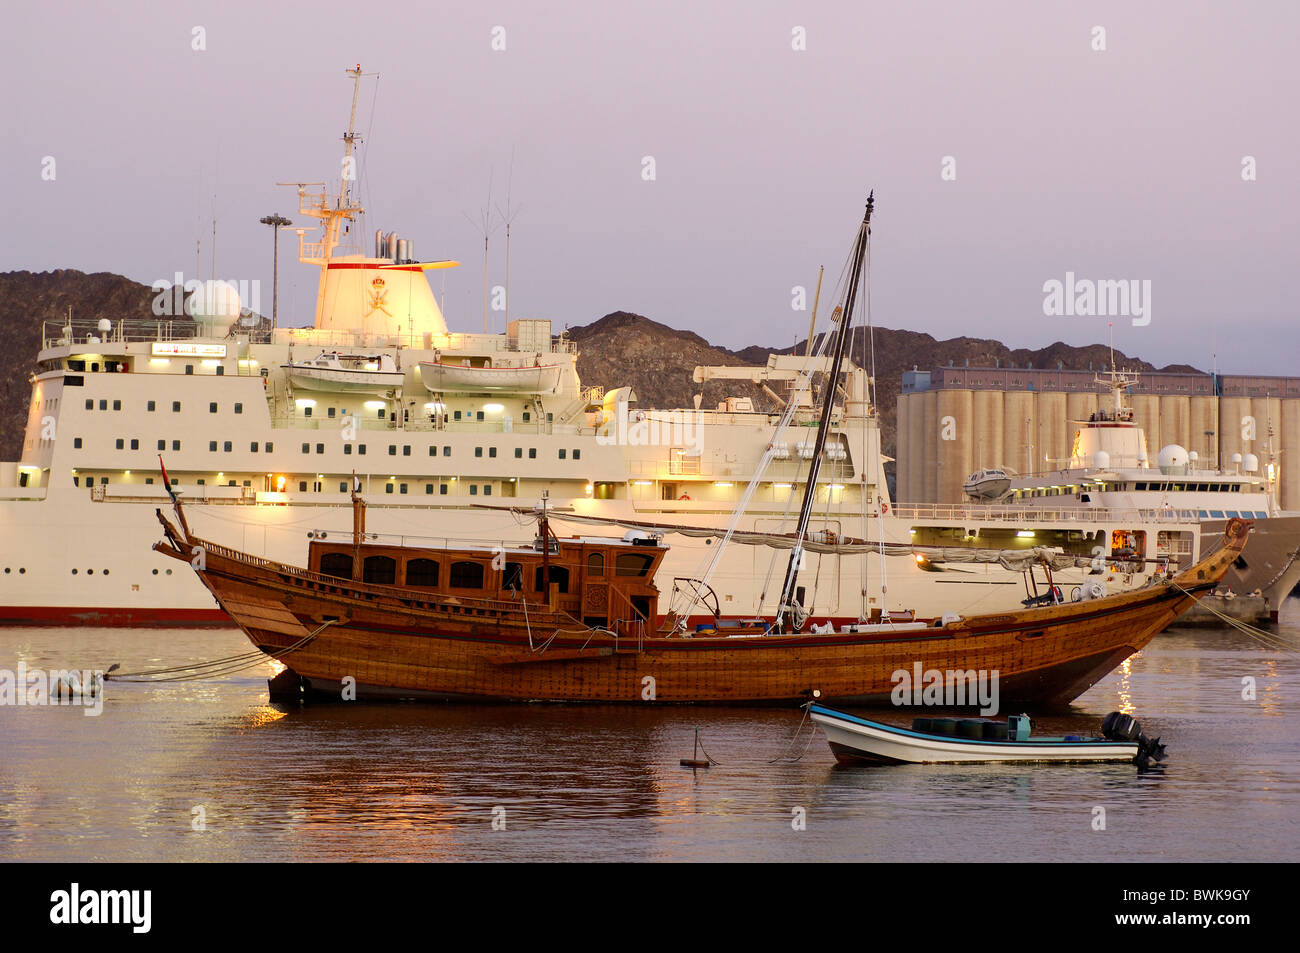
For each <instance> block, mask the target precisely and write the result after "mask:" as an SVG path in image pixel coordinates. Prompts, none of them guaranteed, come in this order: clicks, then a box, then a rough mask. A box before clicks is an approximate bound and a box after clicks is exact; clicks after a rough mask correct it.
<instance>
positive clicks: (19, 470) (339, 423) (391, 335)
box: [0, 68, 1218, 625]
mask: <svg viewBox="0 0 1300 953" xmlns="http://www.w3.org/2000/svg"><path fill="white" fill-rule="evenodd" d="M348 73H349V75H351V76H352V77H353V79H354V81H355V82H356V83H359V82H360V76H361V74H360V69H359V68H358V69H357V70H349V71H348ZM354 104H355V91H354ZM354 115H355V109H354ZM355 140H356V136H355V135H354V133H353V132H352V126H351V125H350V126H349V132H348V133H347V134H346V135H345V136H344V143H345V149H346V153H345V159H347V160H350V159H351V158H352V150H353V147H354V143H355ZM344 167H345V168H346V167H348V166H347V165H345V166H344ZM297 192H298V199H299V208H298V212H299V215H300V216H301V217H302V218H304V219H309V220H312V221H314V222H316V223H317V225H316V228H318V229H319V234H317V235H312V236H308V235H307V234H305V232H304V231H300V232H299V234H298V241H299V260H300V262H302V263H303V264H306V265H309V266H312V267H315V268H317V269H318V271H319V284H318V294H317V296H316V302H315V313H314V318H313V320H312V323H311V326H309V327H296V328H286V327H267V326H266V323H265V322H259V321H258V320H257V319H256V316H252V317H251V318H250V316H249V315H247V314H246V313H245V314H242V315H241V308H240V306H239V302H238V301H237V300H234V298H233V297H232V294H233V292H232V291H231V290H230V289H228V288H226V286H218V285H217V284H215V283H209V284H207V285H205V286H202V287H201V288H199V289H198V290H197V291H195V292H194V293H193V294H191V295H190V297H189V301H188V303H187V306H186V307H187V310H188V315H189V316H186V315H164V316H161V317H159V318H158V319H156V320H141V319H127V318H122V319H113V318H110V317H103V316H100V317H97V318H94V319H90V320H86V319H83V318H80V317H78V316H75V315H73V316H69V317H68V318H67V319H65V320H58V321H53V322H48V323H47V325H46V327H45V330H44V334H43V340H42V346H41V350H40V353H39V355H38V356H37V360H36V366H35V370H34V373H33V374H32V377H31V383H32V393H31V401H30V404H29V415H28V419H27V423H26V431H25V434H24V441H23V449H22V457H21V459H20V460H18V461H17V462H7V463H0V570H2V572H0V587H2V588H0V620H3V621H5V622H9V623H14V624H82V625H158V624H163V625H176V624H205V623H215V624H228V622H229V620H228V619H227V617H226V616H225V614H224V613H223V612H222V611H221V610H220V609H219V607H218V606H217V605H216V604H215V603H214V601H213V599H212V597H211V596H210V595H209V594H208V593H207V591H206V590H205V589H204V588H203V587H202V586H201V585H200V584H199V583H198V581H197V580H196V579H195V576H194V574H193V573H189V572H181V571H180V570H179V569H177V568H175V561H174V560H169V559H167V558H165V557H164V556H161V555H159V554H158V553H155V552H154V551H153V550H152V548H151V547H152V544H153V543H154V542H155V541H156V539H157V538H158V523H157V521H156V519H155V518H154V511H155V509H156V508H158V507H159V506H160V505H162V504H164V503H165V502H166V501H167V499H168V496H167V488H166V487H164V485H163V476H162V471H161V470H160V461H159V458H160V456H161V457H162V458H163V461H164V462H165V464H166V470H167V473H168V479H169V482H170V489H171V490H172V491H174V492H176V493H178V494H179V495H181V497H182V499H183V500H184V503H185V510H186V513H187V514H188V518H189V520H190V523H191V525H192V527H193V530H194V532H195V533H196V534H197V535H200V536H202V537H204V538H206V539H210V540H213V541H217V542H220V543H223V544H228V545H230V546H232V547H234V548H237V549H239V550H240V551H243V552H246V553H250V554H254V555H261V556H265V557H267V558H270V559H274V560H276V561H280V562H285V563H295V562H298V561H300V560H301V558H302V555H303V554H304V553H305V552H306V550H307V547H308V544H309V541H311V540H317V539H328V538H330V537H331V536H333V535H335V534H338V535H347V534H350V532H351V510H350V495H351V492H352V490H353V489H354V487H355V486H357V485H358V484H359V486H360V491H361V493H362V495H363V496H364V498H365V499H366V501H367V503H368V514H369V516H368V523H367V532H368V533H369V534H370V536H371V538H372V539H376V540H379V539H390V540H394V541H396V542H398V543H404V542H408V541H416V540H420V541H421V542H422V544H423V545H434V546H437V545H446V546H447V547H448V548H454V547H456V546H463V545H465V544H466V543H470V544H473V545H487V546H490V545H493V544H494V543H496V542H500V543H501V544H502V545H503V546H510V545H516V544H518V543H519V542H520V541H521V540H527V539H531V536H532V528H531V525H523V522H524V521H523V520H522V519H521V517H520V515H519V513H518V512H516V511H515V510H514V509H513V508H519V509H524V510H527V509H530V508H533V507H535V506H536V505H538V503H539V501H541V500H542V499H544V498H545V499H546V500H547V501H548V506H549V507H550V511H551V515H552V521H553V524H554V525H555V526H556V528H557V530H558V531H565V530H566V526H565V523H564V520H565V517H566V514H568V515H571V516H585V517H598V518H603V519H606V520H610V521H617V522H622V523H624V524H625V526H626V527H627V528H628V532H630V533H636V532H647V531H649V532H654V531H656V527H660V529H659V530H658V531H660V532H666V531H669V530H671V527H674V526H676V527H695V528H702V529H709V528H712V529H716V530H724V529H727V528H729V527H730V528H733V529H739V530H741V531H744V532H751V533H755V534H765V535H768V536H774V535H780V534H782V533H789V532H790V531H791V530H793V528H794V527H793V520H794V516H795V514H796V513H797V512H798V510H799V500H800V499H801V497H802V494H803V481H804V478H805V477H806V474H807V472H808V469H809V466H808V464H809V457H810V455H811V453H812V452H813V447H814V444H815V442H816V441H815V440H814V437H815V429H814V428H816V427H817V426H818V425H819V421H818V417H819V414H818V412H817V411H816V410H815V409H814V408H815V403H814V399H813V394H812V389H813V385H815V384H818V383H819V384H820V386H821V387H825V386H835V385H837V386H839V387H840V388H841V391H840V396H841V399H839V400H838V401H837V402H836V404H835V408H834V412H833V414H832V416H831V419H830V427H831V428H832V429H831V432H830V433H829V434H828V435H827V440H826V441H825V449H824V452H823V458H822V460H823V465H822V466H821V468H820V476H819V485H818V487H817V498H816V499H817V507H816V510H815V515H814V518H813V520H812V523H811V527H810V528H811V530H812V533H813V538H823V539H825V538H831V537H833V538H837V539H843V538H854V539H858V540H870V541H873V542H875V543H878V544H879V550H878V551H873V552H872V553H870V554H868V555H865V556H864V555H860V554H855V555H843V554H839V553H824V554H820V555H819V554H817V553H812V552H810V553H808V554H807V557H806V558H807V567H806V568H805V570H804V571H803V572H802V573H801V575H800V582H801V586H800V590H799V592H798V594H797V600H798V603H799V604H800V605H801V606H802V607H803V608H804V609H805V610H806V612H807V618H808V619H809V620H810V621H812V622H813V623H814V624H815V623H817V622H828V621H834V622H835V623H837V624H848V623H852V622H855V621H866V620H871V619H875V618H878V617H882V616H884V617H887V618H891V617H896V616H898V615H905V614H906V613H909V612H916V613H918V614H920V615H924V616H926V617H933V618H937V617H940V616H942V615H945V614H965V613H972V612H992V611H999V610H1002V609H1011V608H1019V607H1020V606H1021V603H1022V601H1023V600H1025V599H1026V598H1029V597H1031V596H1034V595H1036V594H1037V593H1038V586H1039V585H1042V584H1045V583H1046V580H1045V579H1043V578H1042V577H1041V575H1039V576H1037V577H1035V576H1034V574H1033V573H1032V572H1030V573H1026V572H1025V571H1024V570H1025V564H1026V559H1027V558H1028V556H1029V555H1030V554H1038V555H1040V556H1041V555H1045V554H1046V555H1050V554H1053V553H1055V554H1063V555H1064V556H1066V557H1070V556H1072V557H1075V558H1074V559H1073V560H1071V559H1066V560H1065V562H1068V563H1070V565H1069V566H1068V568H1060V569H1058V571H1057V572H1056V573H1055V575H1054V577H1053V579H1052V586H1053V587H1055V588H1052V589H1048V590H1047V591H1048V592H1049V593H1056V592H1059V593H1061V594H1062V595H1061V596H1060V597H1061V598H1076V599H1077V598H1084V597H1087V596H1088V595H1089V594H1093V595H1095V594H1097V593H1098V592H1099V591H1112V592H1113V591H1117V590H1120V589H1125V588H1130V587H1140V586H1142V585H1144V584H1146V583H1147V582H1148V581H1149V580H1150V579H1151V577H1152V575H1153V574H1155V573H1163V572H1168V571H1170V570H1172V569H1175V568H1179V567H1186V566H1188V565H1191V563H1192V562H1193V561H1195V560H1196V559H1198V558H1199V557H1200V555H1201V553H1200V548H1201V539H1202V536H1201V532H1202V531H1201V525H1200V520H1199V519H1198V518H1195V517H1193V516H1190V515H1188V514H1184V513H1179V512H1173V513H1170V512H1162V511H1156V512H1152V511H1149V510H1148V509H1146V508H1143V507H1138V506H1129V505H1127V504H1124V505H1118V504H1117V505H1089V506H1085V507H1079V506H1073V505H1071V506H1068V507H1044V506H1042V505H1041V501H1040V500H1037V499H1028V500H1024V501H1022V503H1021V505H1002V506H998V507H988V506H969V507H964V506H942V507H940V506H910V507H895V506H893V505H892V502H891V499H890V495H889V491H888V487H887V483H886V480H885V470H884V465H885V463H886V459H887V458H886V457H884V456H883V455H882V452H881V443H880V430H879V427H878V422H877V416H876V410H875V404H874V396H875V395H874V381H873V380H872V378H871V376H870V374H869V373H868V371H867V370H866V369H864V368H862V367H859V366H856V365H853V364H852V363H851V362H849V363H847V364H846V367H845V370H844V373H843V375H842V377H841V379H840V380H839V381H838V382H830V383H828V382H826V381H825V380H824V378H825V376H826V371H827V369H828V366H829V359H828V358H827V357H825V356H820V355H819V354H817V353H812V354H811V355H809V356H794V355H773V356H771V357H770V358H769V360H768V362H767V364H766V365H765V366H758V367H748V366H747V367H734V366H733V367H701V368H697V369H696V372H695V380H696V381H697V382H699V383H700V384H701V385H703V384H704V383H705V382H708V381H721V380H728V379H730V380H736V381H745V382H747V383H750V384H757V385H759V386H760V387H761V388H762V389H763V390H764V392H766V393H767V394H769V395H770V396H771V397H772V398H773V399H774V401H775V403H776V404H778V405H780V406H779V409H778V410H777V411H775V412H769V411H768V410H766V409H762V408H758V407H756V406H755V405H754V403H753V401H752V400H751V399H750V398H747V397H744V396H729V397H725V398H724V399H722V400H721V401H720V402H717V403H715V404H714V405H713V406H710V407H703V406H702V398H701V397H700V396H698V395H697V397H696V400H695V406H693V407H690V408H682V409H648V408H647V409H639V408H638V407H637V404H638V402H637V400H636V395H635V394H634V393H633V392H632V390H631V389H630V388H628V387H618V388H610V389H602V388H598V387H588V386H584V385H583V384H582V382H581V381H580V380H579V377H578V373H577V369H576V360H577V348H576V346H575V344H574V342H573V341H572V340H570V339H569V338H568V337H567V336H566V334H564V333H563V332H561V333H556V331H555V328H554V326H553V324H552V322H551V321H550V320H549V319H546V318H518V319H515V320H512V321H510V322H509V324H508V327H507V330H506V331H505V333H502V334H491V333H472V332H466V331H455V330H452V329H451V328H450V327H449V326H448V323H447V321H446V319H445V318H444V315H443V312H442V309H441V308H440V306H439V304H438V301H437V300H436V298H435V296H434V294H433V292H432V290H431V286H430V282H429V272H430V271H437V270H441V269H445V268H452V267H455V266H456V262H454V261H450V260H438V261H421V260H419V259H417V258H416V257H415V254H414V247H413V245H412V243H411V242H410V241H409V240H405V239H401V238H398V237H397V236H396V235H395V234H394V233H385V232H383V231H382V230H380V231H378V232H376V233H374V234H373V245H371V244H370V239H367V240H366V243H367V246H368V247H364V248H362V247H359V246H358V243H357V242H356V239H355V236H357V235H359V234H361V229H360V228H359V227H358V220H359V219H360V217H361V215H362V214H363V212H364V209H363V208H362V206H361V205H360V204H359V202H358V201H357V199H356V198H355V196H354V195H353V193H352V191H351V189H350V187H349V182H348V181H346V180H345V181H342V182H340V183H339V186H338V189H337V191H336V192H333V193H331V191H330V189H329V188H328V187H327V186H325V185H312V184H303V185H299V186H298V187H297ZM177 297H178V298H179V294H177ZM838 317H839V315H837V314H836V313H835V312H832V314H831V315H830V316H829V318H828V320H831V321H834V320H836V319H838ZM823 337H824V338H825V337H829V335H823ZM701 389H703V387H701ZM354 481H355V482H354ZM742 503H743V506H742V505H741V504H742ZM737 514H743V515H737ZM585 525H586V524H580V523H578V522H571V523H570V524H569V525H568V527H567V530H568V531H570V532H573V533H575V534H578V533H581V532H582V531H583V528H584V526H585ZM819 534H820V535H819ZM1136 538H1141V539H1144V540H1147V541H1148V542H1147V544H1146V545H1145V547H1144V549H1143V551H1142V552H1135V551H1134V549H1133V547H1132V545H1131V542H1132V540H1134V539H1136ZM1206 538H1207V539H1208V538H1210V537H1208V536H1207V537H1206ZM1214 538H1216V539H1217V538H1218V537H1214ZM667 542H668V543H669V545H670V549H669V551H668V555H667V556H666V558H665V559H664V561H663V563H662V564H661V568H660V570H659V572H658V574H657V576H656V584H657V585H658V587H659V589H660V591H661V592H663V593H664V594H665V596H666V597H669V596H670V597H671V598H664V599H662V600H661V605H663V606H664V607H665V608H670V607H671V608H672V610H673V614H674V617H675V618H678V619H680V618H689V619H690V621H691V622H692V623H695V624H708V623H709V622H710V621H716V620H717V618H718V617H735V618H744V617H746V616H747V615H752V614H755V613H758V612H769V613H770V612H773V611H774V610H775V609H776V608H777V606H776V603H777V601H778V598H779V596H780V592H779V590H780V588H781V581H782V567H783V565H784V560H785V559H786V558H787V556H788V554H787V553H784V552H783V551H781V550H780V549H776V548H766V547H761V546H760V547H753V546H736V545H733V546H728V547H725V548H724V549H722V554H721V556H719V555H718V553H719V548H720V547H723V546H724V543H725V540H720V539H714V538H713V537H712V536H708V535H704V536H700V535H685V534H682V533H674V534H673V535H672V536H671V538H669V539H668V540H667ZM900 552H901V553H904V554H905V555H901V556H900V555H897V553H900ZM981 554H985V555H987V554H993V556H992V558H989V559H984V558H983V557H982V556H981ZM1017 554H1021V555H1023V556H1025V557H1026V559H1019V560H1017V558H1015V557H1016V555H1017ZM376 572H382V570H380V569H377V570H376ZM367 581H374V582H385V581H388V582H392V581H393V580H388V579H383V578H380V577H379V576H376V578H374V579H369V578H368V579H367ZM696 581H698V582H696ZM483 584H484V585H492V584H493V583H492V577H491V574H489V575H488V576H487V577H486V581H485V582H484V583H483ZM679 596H681V597H683V598H686V599H687V603H686V609H685V610H683V608H682V606H681V605H676V606H675V605H673V600H676V599H677V598H678V597H679Z"/></svg>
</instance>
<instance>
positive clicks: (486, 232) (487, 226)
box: [462, 169, 500, 334]
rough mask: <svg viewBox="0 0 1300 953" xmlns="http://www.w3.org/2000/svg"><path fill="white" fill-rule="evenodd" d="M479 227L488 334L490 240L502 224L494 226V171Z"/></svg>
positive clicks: (484, 317) (484, 330) (485, 320)
mask: <svg viewBox="0 0 1300 953" xmlns="http://www.w3.org/2000/svg"><path fill="white" fill-rule="evenodd" d="M462 214H464V215H465V217H466V218H467V219H469V222H470V224H471V225H473V224H475V223H474V219H472V218H470V217H469V214H468V213H462ZM478 224H479V227H480V228H481V229H482V230H483V333H484V334H487V333H488V239H489V238H490V237H491V235H492V233H493V232H495V231H496V230H497V228H498V227H499V225H500V223H499V222H498V223H497V225H493V224H492V170H491V169H488V199H487V207H486V208H484V209H482V210H481V211H480V212H479V222H478Z"/></svg>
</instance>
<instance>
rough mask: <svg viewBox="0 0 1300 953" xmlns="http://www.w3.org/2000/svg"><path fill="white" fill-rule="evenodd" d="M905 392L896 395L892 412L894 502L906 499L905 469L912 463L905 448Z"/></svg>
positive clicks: (906, 405) (910, 456)
mask: <svg viewBox="0 0 1300 953" xmlns="http://www.w3.org/2000/svg"><path fill="white" fill-rule="evenodd" d="M908 406H909V405H908V398H907V395H906V394H899V395H898V405H897V409H896V411H895V413H894V435H895V436H894V460H895V463H894V502H895V503H897V502H899V501H900V500H906V499H907V498H908V496H907V471H908V468H909V467H910V466H911V464H912V455H911V454H910V453H907V452H906V448H907V408H908Z"/></svg>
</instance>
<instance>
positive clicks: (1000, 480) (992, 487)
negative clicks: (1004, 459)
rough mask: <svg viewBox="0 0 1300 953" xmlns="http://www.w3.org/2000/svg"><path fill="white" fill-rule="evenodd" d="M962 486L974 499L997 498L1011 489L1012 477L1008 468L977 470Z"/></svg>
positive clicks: (986, 499)
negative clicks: (1008, 472) (1008, 473)
mask: <svg viewBox="0 0 1300 953" xmlns="http://www.w3.org/2000/svg"><path fill="white" fill-rule="evenodd" d="M961 488H962V489H963V490H964V491H965V492H966V495H967V496H969V497H970V498H971V499H972V500H978V501H980V502H985V501H988V500H996V499H998V498H999V497H1002V496H1005V495H1006V494H1007V492H1008V491H1009V490H1010V489H1011V477H1010V476H1008V475H1007V471H1006V470H977V471H976V472H974V473H972V474H971V475H970V476H968V477H967V478H966V482H965V483H963V484H962V486H961Z"/></svg>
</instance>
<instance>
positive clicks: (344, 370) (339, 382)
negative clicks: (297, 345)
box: [280, 351, 405, 396]
mask: <svg viewBox="0 0 1300 953" xmlns="http://www.w3.org/2000/svg"><path fill="white" fill-rule="evenodd" d="M280 367H281V368H282V369H283V370H284V372H285V373H286V374H288V375H289V380H290V381H292V382H293V385H294V386H295V387H301V388H303V389H305V390H323V391H332V392H339V393H346V394H379V395H381V396H382V395H384V394H387V393H388V392H389V391H391V390H393V389H394V388H397V387H401V386H402V378H403V377H404V376H405V375H404V374H403V372H402V371H399V370H398V369H397V365H396V364H395V363H394V361H393V359H392V357H390V356H389V355H387V354H380V355H377V356H374V357H366V356H361V355H340V354H338V353H337V352H325V351H322V352H321V353H320V355H319V356H318V357H316V358H315V359H314V360H311V361H305V362H302V363H294V362H290V363H288V364H281V365H280Z"/></svg>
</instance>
